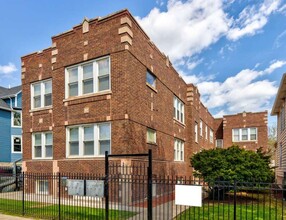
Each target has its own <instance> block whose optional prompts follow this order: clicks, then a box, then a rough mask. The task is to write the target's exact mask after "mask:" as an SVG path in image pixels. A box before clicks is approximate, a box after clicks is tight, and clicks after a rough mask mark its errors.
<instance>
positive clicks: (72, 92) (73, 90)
mask: <svg viewBox="0 0 286 220" xmlns="http://www.w3.org/2000/svg"><path fill="white" fill-rule="evenodd" d="M77 95H78V83H70V84H69V96H77Z"/></svg>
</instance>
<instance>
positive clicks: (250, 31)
mask: <svg viewBox="0 0 286 220" xmlns="http://www.w3.org/2000/svg"><path fill="white" fill-rule="evenodd" d="M280 4H281V0H264V2H263V3H261V4H260V5H251V6H247V7H245V8H244V9H243V10H242V12H241V13H240V14H239V17H238V18H237V19H236V20H233V23H232V25H231V27H230V30H229V31H228V33H227V37H228V39H230V40H238V39H239V38H241V37H243V36H252V35H254V34H256V33H257V32H258V31H260V30H261V29H262V28H263V27H264V26H265V25H266V24H267V22H268V16H269V15H270V14H272V13H273V12H276V11H278V9H279V6H280Z"/></svg>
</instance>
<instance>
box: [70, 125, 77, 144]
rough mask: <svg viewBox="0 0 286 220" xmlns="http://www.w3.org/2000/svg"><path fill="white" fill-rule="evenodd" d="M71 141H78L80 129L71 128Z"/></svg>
mask: <svg viewBox="0 0 286 220" xmlns="http://www.w3.org/2000/svg"><path fill="white" fill-rule="evenodd" d="M70 141H78V128H70Z"/></svg>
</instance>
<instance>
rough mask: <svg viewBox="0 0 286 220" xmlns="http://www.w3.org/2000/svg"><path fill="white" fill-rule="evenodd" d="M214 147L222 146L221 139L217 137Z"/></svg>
mask: <svg viewBox="0 0 286 220" xmlns="http://www.w3.org/2000/svg"><path fill="white" fill-rule="evenodd" d="M216 147H217V148H222V147H223V139H217V140H216Z"/></svg>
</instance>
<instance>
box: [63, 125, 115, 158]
mask: <svg viewBox="0 0 286 220" xmlns="http://www.w3.org/2000/svg"><path fill="white" fill-rule="evenodd" d="M110 129H111V125H110V123H100V124H88V125H77V126H71V127H68V128H67V157H94V156H104V154H105V151H108V152H109V153H110V151H111V146H110V145H111V131H110Z"/></svg>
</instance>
